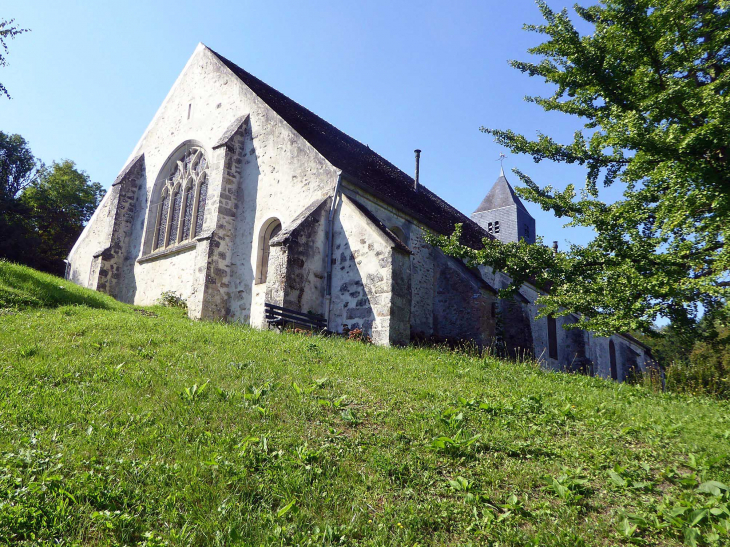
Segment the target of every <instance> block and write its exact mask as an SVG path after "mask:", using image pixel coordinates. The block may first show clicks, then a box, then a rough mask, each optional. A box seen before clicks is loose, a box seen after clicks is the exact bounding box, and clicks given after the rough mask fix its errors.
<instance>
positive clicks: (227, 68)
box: [67, 44, 651, 380]
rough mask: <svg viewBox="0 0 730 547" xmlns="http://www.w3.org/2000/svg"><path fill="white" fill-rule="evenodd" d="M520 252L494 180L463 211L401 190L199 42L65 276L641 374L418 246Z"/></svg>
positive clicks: (141, 296) (352, 146) (392, 173)
mask: <svg viewBox="0 0 730 547" xmlns="http://www.w3.org/2000/svg"><path fill="white" fill-rule="evenodd" d="M456 224H462V225H463V234H462V242H463V243H464V244H466V245H469V246H473V247H475V248H478V247H479V246H481V245H482V240H483V239H484V238H497V239H500V240H502V241H517V240H518V239H520V238H522V239H525V240H527V241H529V242H534V241H535V234H536V229H535V219H534V218H532V216H531V215H530V214H529V212H528V211H527V209H526V208H525V206H524V205H523V204H522V202H521V201H520V199H519V198H518V197H517V196H516V194H515V193H514V190H513V189H512V187H511V186H510V184H509V182H508V181H507V179H506V177H505V176H504V173H501V175H500V177H499V178H498V179H497V181H496V182H495V183H494V186H493V187H492V189H491V190H490V191H489V193H488V194H487V195H486V197H485V198H484V200H483V201H482V202H481V204H480V205H479V207H477V209H476V211H474V213H473V214H472V215H471V217H468V216H466V215H464V214H463V213H461V212H459V211H458V210H456V209H455V208H454V207H452V206H451V205H449V204H448V203H446V202H445V201H444V200H442V199H441V198H439V197H438V196H437V195H435V194H434V193H433V192H431V191H430V190H429V189H428V188H426V187H424V186H423V185H422V184H420V182H419V180H418V175H416V178H415V179H414V178H413V177H411V176H409V175H407V174H406V173H404V172H403V171H401V170H400V169H398V168H397V167H395V166H394V165H393V164H391V163H390V162H388V161H387V160H385V159H384V158H382V157H381V156H379V155H378V154H376V153H375V152H373V151H372V150H370V148H369V147H368V146H366V145H364V144H362V143H360V142H358V141H357V140H355V139H353V138H351V137H350V136H348V135H346V134H345V133H343V132H341V131H340V130H338V129H337V128H335V127H333V126H332V125H330V124H329V123H327V122H326V121H324V120H323V119H322V118H320V117H318V116H317V115H315V114H314V113H312V112H310V111H309V110H307V109H306V108H304V107H303V106H301V105H299V104H298V103H296V102H294V101H293V100H291V99H289V98H288V97H286V96H285V95H283V94H282V93H280V92H278V91H277V90H275V89H273V88H272V87H270V86H268V85H266V84H265V83H264V82H262V81H261V80H258V79H257V78H255V77H254V76H252V75H251V74H249V73H248V72H246V71H245V70H243V69H242V68H240V67H239V66H237V65H235V64H234V63H232V62H231V61H229V60H228V59H226V58H224V57H222V56H221V55H219V54H218V53H216V52H214V51H212V50H211V49H209V48H207V47H206V46H204V45H203V44H199V45H198V47H197V48H196V50H195V52H194V53H193V55H192V57H191V58H190V59H189V61H188V62H187V64H186V66H185V68H184V69H183V71H182V73H181V74H180V76H179V77H178V79H177V81H176V82H175V84H174V85H173V87H172V89H171V90H170V92H169V93H168V95H167V97H166V98H165V100H164V102H163V103H162V105H161V106H160V108H159V110H158V111H157V113H156V115H155V117H154V118H153V120H152V122H151V123H150V125H149V127H148V128H147V130H146V131H145V133H144V134H143V135H142V137H141V139H140V141H139V142H138V143H137V145H136V147H135V148H134V150H133V152H132V154H131V155H130V158H129V160H128V161H127V164H126V165H125V166H124V168H123V169H122V171H121V173H120V174H119V176H118V177H117V179H116V180H115V181H114V183H113V184H112V186H111V188H110V189H109V191H108V192H107V194H106V196H105V197H104V199H103V200H102V202H101V204H100V205H99V207H98V209H97V210H96V212H95V213H94V215H93V217H92V218H91V220H90V221H89V223H88V225H87V226H86V227H85V229H84V231H83V233H82V234H81V236H80V237H79V239H78V241H77V242H76V244H75V245H74V247H73V249H72V250H71V253H70V255H69V257H68V267H67V277H68V278H69V279H70V280H72V281H74V282H75V283H77V284H79V285H82V286H85V287H89V288H92V289H96V290H99V291H102V292H105V293H107V294H109V295H111V296H113V297H114V298H117V299H118V300H120V301H123V302H128V303H133V304H138V305H147V304H153V303H155V302H156V301H157V300H158V299H159V298H160V296H161V294H162V293H163V292H166V291H174V292H176V293H177V294H179V295H181V296H182V298H184V299H185V300H186V302H187V304H188V313H189V315H190V317H191V318H194V319H213V320H226V321H231V322H234V321H235V322H242V323H245V324H250V325H252V326H255V327H259V328H265V327H266V320H265V313H264V308H265V305H266V304H273V305H276V306H281V307H283V308H287V309H290V310H296V311H298V312H302V313H307V314H311V315H312V316H316V317H319V318H323V320H324V322H325V324H326V325H327V327H328V329H329V330H331V331H335V332H341V331H342V330H343V329H345V330H347V329H356V328H357V329H362V330H363V331H364V332H365V333H366V334H367V335H369V336H371V337H372V339H373V342H374V343H376V344H381V345H404V344H408V343H410V342H411V341H413V340H421V339H435V340H448V341H457V340H470V341H473V342H474V343H476V344H478V345H480V346H494V345H499V346H500V347H503V348H504V349H505V351H507V352H508V353H510V354H512V355H524V356H534V357H535V358H537V359H538V360H540V361H541V362H542V363H543V364H544V365H545V366H546V367H548V368H552V369H555V370H567V371H581V372H584V373H589V374H594V375H599V376H603V377H609V378H610V377H612V378H614V379H616V380H624V379H625V378H627V376H628V375H629V374H630V373H631V371H632V370H645V369H646V367H647V366H650V363H651V356H650V354H649V352H648V348H647V347H646V346H644V345H643V344H641V343H639V342H638V341H637V340H635V339H633V338H632V337H630V336H628V335H624V334H616V335H614V336H611V337H610V338H599V337H595V336H593V335H592V334H591V333H588V332H585V331H581V330H576V329H572V330H566V329H563V328H562V326H563V325H564V324H565V323H566V322H575V321H576V320H577V318H575V317H572V316H570V315H569V316H564V317H556V318H552V317H549V318H540V319H536V315H537V311H538V309H537V306H536V305H535V300H536V299H537V297H538V296H539V294H540V289H539V288H537V287H533V286H530V285H525V286H524V287H523V288H522V289H521V290H520V294H519V295H518V297H517V298H514V299H511V300H502V299H499V298H498V296H497V292H498V289H499V288H503V287H505V286H506V284H507V283H508V279H507V278H506V277H505V276H504V275H503V274H500V273H499V272H493V271H492V270H491V269H490V268H487V267H480V268H478V269H477V268H468V267H466V265H465V264H464V263H463V262H462V261H460V260H457V259H455V258H452V257H449V256H446V255H444V254H443V253H442V252H441V251H440V250H439V249H437V248H434V247H432V246H430V245H428V244H427V243H426V242H425V240H424V233H426V232H427V231H431V232H436V233H440V234H445V235H450V234H451V233H452V232H453V230H454V226H455V225H456Z"/></svg>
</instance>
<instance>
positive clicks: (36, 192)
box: [0, 131, 104, 275]
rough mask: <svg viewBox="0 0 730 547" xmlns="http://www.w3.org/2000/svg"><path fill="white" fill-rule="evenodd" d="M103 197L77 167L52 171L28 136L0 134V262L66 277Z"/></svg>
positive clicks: (68, 165) (69, 163) (65, 164)
mask: <svg viewBox="0 0 730 547" xmlns="http://www.w3.org/2000/svg"><path fill="white" fill-rule="evenodd" d="M103 195H104V190H103V188H102V186H101V185H100V184H99V183H97V182H93V183H92V182H91V181H90V180H89V176H88V175H87V174H86V173H84V172H83V171H79V170H78V169H77V168H76V165H75V164H74V162H72V161H70V160H64V161H62V162H60V163H56V162H54V163H53V164H52V165H51V167H46V166H45V165H44V164H43V163H41V162H39V161H38V160H37V159H36V158H35V157H34V156H33V154H32V152H31V150H30V147H29V146H28V143H27V142H26V141H25V139H23V137H21V136H20V135H7V134H5V133H3V132H2V131H0V233H2V234H3V237H2V238H1V239H0V258H4V259H6V260H11V261H14V262H20V263H23V264H27V265H29V266H32V267H34V268H37V269H41V270H44V271H47V272H50V273H54V274H57V275H62V274H63V272H64V263H63V260H64V259H65V258H66V257H67V256H68V253H69V251H70V250H71V248H72V247H73V244H74V242H75V241H76V239H78V236H79V235H80V234H81V231H82V230H83V227H84V225H85V224H86V222H87V221H88V220H89V219H90V218H91V215H92V214H93V213H94V210H95V209H96V207H97V205H98V204H99V202H100V201H101V198H102V196H103Z"/></svg>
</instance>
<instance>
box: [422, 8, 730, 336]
mask: <svg viewBox="0 0 730 547" xmlns="http://www.w3.org/2000/svg"><path fill="white" fill-rule="evenodd" d="M538 6H539V8H540V11H541V12H542V15H543V17H544V19H545V24H543V25H526V26H525V27H524V28H525V29H526V30H528V31H531V32H536V33H538V34H541V35H543V36H544V37H545V38H546V40H545V41H544V42H543V43H542V44H540V45H538V46H536V47H534V48H532V49H530V50H529V52H530V53H532V54H534V55H535V56H537V57H538V58H539V60H538V61H537V62H534V63H531V62H521V61H512V63H511V64H512V66H513V67H515V68H516V69H518V70H520V71H522V72H524V73H526V74H528V75H529V76H534V77H539V78H542V79H544V80H545V81H546V82H547V83H549V84H552V85H554V86H555V93H554V94H553V95H552V96H550V97H528V98H527V100H528V101H529V102H533V103H535V104H537V105H539V106H540V107H542V108H543V109H544V110H546V111H557V112H561V113H563V114H567V115H571V116H576V117H578V118H579V119H580V120H581V122H582V123H583V126H584V130H582V131H577V132H576V133H575V137H574V139H573V142H572V143H568V144H561V143H558V142H556V141H555V140H554V139H552V138H551V137H549V136H547V135H544V134H542V133H540V134H538V138H537V139H536V140H530V139H528V138H526V137H524V136H522V135H519V134H517V133H515V132H513V131H509V130H497V129H486V128H483V131H485V132H486V133H489V134H491V135H493V136H494V137H495V140H496V142H498V143H500V144H502V145H504V146H506V147H507V148H509V149H510V150H512V152H514V153H518V154H528V155H530V156H532V157H533V159H534V160H535V161H536V162H540V161H543V160H546V159H547V160H551V161H557V162H563V163H569V164H578V165H582V166H585V167H586V169H587V177H586V180H585V184H584V186H583V189H582V190H580V191H577V190H576V187H575V185H573V184H569V185H568V186H567V187H566V189H565V190H563V191H558V190H556V189H553V188H551V187H540V186H539V185H538V184H536V183H535V182H533V180H532V179H531V178H530V177H529V176H527V175H526V174H523V173H521V172H519V171H515V172H516V174H517V175H518V176H519V178H520V179H521V181H522V182H523V183H524V184H525V187H523V188H519V189H518V190H517V192H518V193H519V194H520V196H522V197H523V198H525V199H527V200H529V201H532V202H534V203H537V204H539V205H540V206H541V207H542V208H543V209H544V210H546V211H553V212H554V213H555V215H556V216H558V217H559V218H565V219H567V220H568V224H567V225H568V226H583V227H588V228H591V229H593V230H594V231H595V238H594V239H593V241H591V242H590V243H589V244H587V245H585V246H579V245H571V246H570V247H569V249H567V250H566V251H563V252H560V253H557V254H553V252H552V251H551V250H550V249H548V248H546V247H544V246H543V245H542V242H541V241H539V242H538V244H537V245H528V244H526V243H524V242H523V241H521V242H519V243H509V244H501V243H499V242H497V241H486V240H485V242H484V244H485V248H484V249H483V250H479V251H476V250H472V249H467V248H465V247H463V246H462V245H460V244H459V242H458V233H457V234H455V235H454V237H452V238H450V239H449V238H445V237H434V238H432V242H434V243H436V244H439V245H441V246H442V247H443V248H444V250H445V251H446V252H447V253H449V254H451V255H453V256H458V257H462V258H466V259H468V261H469V262H470V263H471V264H487V265H490V266H493V267H494V268H495V269H497V270H500V271H503V272H505V273H507V274H508V275H509V276H510V277H511V279H512V285H511V286H510V287H509V291H514V290H517V288H519V287H520V286H521V285H522V284H523V283H524V282H525V281H528V280H530V279H532V280H533V281H534V282H535V283H536V284H537V286H540V287H542V286H544V285H545V284H546V283H548V282H549V283H551V291H550V294H549V295H545V296H542V297H540V299H539V301H538V302H539V304H541V305H542V306H543V307H542V309H541V313H542V314H543V315H547V314H565V313H569V312H574V313H578V314H580V315H581V317H582V319H581V321H580V322H579V323H577V324H576V325H575V327H581V328H586V329H588V330H591V331H593V332H596V333H599V334H609V333H613V332H616V331H619V332H620V331H631V330H639V331H644V332H648V331H649V330H650V329H651V326H652V325H653V323H654V321H655V320H656V319H657V317H659V316H664V317H667V318H670V319H671V321H672V323H673V324H674V325H675V326H676V327H678V328H682V327H683V326H685V325H687V324H689V323H691V320H692V318H693V317H695V316H696V315H697V314H698V313H699V311H700V309H701V308H700V306H701V307H702V308H703V309H704V311H705V312H706V313H709V314H712V313H713V312H714V311H715V310H717V309H718V308H721V307H722V306H723V305H724V302H725V301H726V299H727V296H728V294H729V293H728V290H729V287H730V279H729V278H728V271H729V270H730V248H728V247H727V245H726V242H727V239H728V235H730V221H729V219H730V180H729V179H728V173H729V172H730V169H728V166H729V165H730V164H728V158H729V157H730V108H728V106H730V105H729V103H728V101H729V97H730V93H728V91H729V88H730V71H728V68H730V66H729V65H730V50H728V47H727V44H728V43H730V9H728V8H730V3H728V1H727V0H646V1H640V2H637V1H635V0H602V1H601V2H600V3H599V4H597V5H594V6H591V7H581V6H578V5H576V6H575V11H576V13H577V15H578V16H579V17H580V18H581V19H583V21H585V22H587V23H589V24H590V25H591V26H592V27H593V28H592V31H591V32H590V33H589V34H585V35H581V34H580V33H579V32H578V31H577V30H576V28H575V27H574V25H573V23H572V22H571V20H570V18H569V15H568V12H567V10H564V11H561V12H559V13H558V12H553V11H552V10H551V9H550V8H549V7H548V6H547V4H546V3H545V2H544V1H542V0H539V1H538ZM617 183H620V184H621V185H622V188H623V197H622V198H621V199H619V200H618V201H616V202H614V203H606V202H604V201H602V200H601V199H600V195H599V194H600V192H599V185H600V184H602V185H603V186H610V185H612V184H617Z"/></svg>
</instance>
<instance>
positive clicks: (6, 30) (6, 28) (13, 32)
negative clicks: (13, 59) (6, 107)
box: [0, 19, 28, 99]
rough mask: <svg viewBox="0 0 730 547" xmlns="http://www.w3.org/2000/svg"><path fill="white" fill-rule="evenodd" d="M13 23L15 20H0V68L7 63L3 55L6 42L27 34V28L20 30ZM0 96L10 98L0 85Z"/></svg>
mask: <svg viewBox="0 0 730 547" xmlns="http://www.w3.org/2000/svg"><path fill="white" fill-rule="evenodd" d="M14 22H15V19H10V20H9V21H7V20H5V19H0V46H2V50H0V67H3V66H8V61H7V59H6V58H5V55H7V53H8V40H12V39H13V38H15V37H16V36H18V35H19V34H23V33H24V32H28V29H27V28H20V27H18V26H17V25H14V24H13V23H14ZM1 95H5V96H6V97H7V98H8V99H9V98H10V94H9V93H8V90H7V89H5V86H4V85H3V84H1V83H0V96H1Z"/></svg>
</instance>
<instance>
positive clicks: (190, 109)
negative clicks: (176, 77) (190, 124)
mask: <svg viewBox="0 0 730 547" xmlns="http://www.w3.org/2000/svg"><path fill="white" fill-rule="evenodd" d="M192 110H193V103H190V104H189V105H188V120H189V119H190V112H191V111H192Z"/></svg>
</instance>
